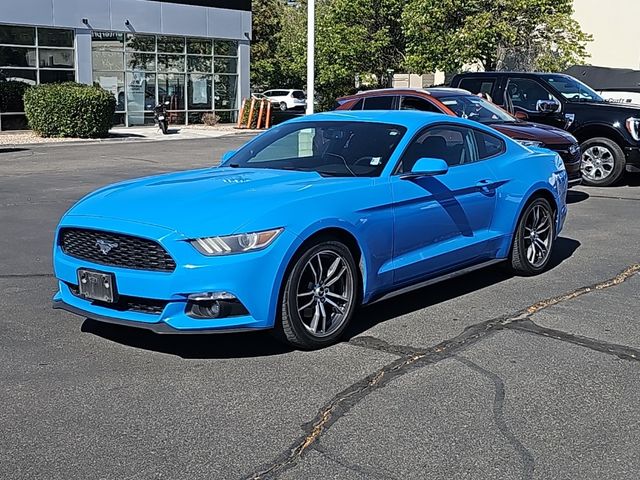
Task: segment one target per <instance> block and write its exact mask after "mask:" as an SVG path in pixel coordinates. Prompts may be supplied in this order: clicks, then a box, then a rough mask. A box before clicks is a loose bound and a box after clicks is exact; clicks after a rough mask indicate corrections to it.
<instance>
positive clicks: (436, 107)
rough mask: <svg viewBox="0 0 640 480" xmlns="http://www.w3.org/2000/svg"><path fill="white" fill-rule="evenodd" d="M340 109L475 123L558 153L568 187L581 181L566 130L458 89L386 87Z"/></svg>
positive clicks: (347, 99) (351, 98) (573, 145)
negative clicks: (445, 117) (418, 113)
mask: <svg viewBox="0 0 640 480" xmlns="http://www.w3.org/2000/svg"><path fill="white" fill-rule="evenodd" d="M338 105H339V106H338V108H337V110H421V111H425V112H435V113H444V114H445V115H452V116H457V117H462V118H468V119H469V120H475V121H477V122H479V123H483V124H485V125H488V126H490V127H493V128H495V129H496V130H498V131H499V132H502V133H504V134H505V135H507V136H509V137H511V138H513V139H514V140H518V141H519V142H520V143H522V144H524V145H527V146H542V147H545V148H548V149H550V150H553V151H555V152H558V154H560V156H561V157H562V161H563V162H564V165H565V168H566V169H567V173H568V175H569V185H570V186H575V185H578V184H580V183H581V182H582V177H581V174H580V146H579V145H578V142H577V140H576V139H575V138H574V137H573V136H572V135H571V134H569V133H567V132H566V131H564V130H562V129H559V128H555V127H551V126H548V125H541V124H535V123H530V122H525V121H523V120H519V119H517V118H516V117H514V116H513V115H510V114H509V113H507V112H506V111H504V110H503V109H501V108H499V107H497V106H495V105H494V104H492V103H491V102H489V101H487V100H484V99H483V98H480V97H478V96H477V95H472V94H471V93H470V92H468V91H466V90H461V89H457V88H427V89H413V88H407V89H405V88H403V89H400V88H385V89H381V90H369V91H365V92H360V93H357V94H355V95H350V96H348V97H342V98H339V99H338Z"/></svg>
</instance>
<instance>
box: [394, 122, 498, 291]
mask: <svg viewBox="0 0 640 480" xmlns="http://www.w3.org/2000/svg"><path fill="white" fill-rule="evenodd" d="M425 157H426V158H440V159H443V160H445V161H446V162H447V164H448V165H449V170H448V172H447V173H445V174H443V175H438V176H431V177H420V178H407V177H405V176H403V173H405V172H410V171H411V168H412V167H413V165H414V164H415V162H416V161H417V160H418V159H420V158H425ZM479 160H480V159H479V154H478V148H477V145H476V140H475V134H474V130H473V129H471V128H468V127H463V126H457V125H452V124H441V125H435V126H430V127H428V128H426V129H425V130H423V131H421V132H420V133H419V134H418V135H416V137H414V139H413V140H412V141H411V143H410V145H409V146H408V147H407V149H406V150H405V152H404V153H403V155H402V158H401V161H400V164H399V165H398V168H397V169H396V171H395V172H394V175H392V177H391V185H392V195H393V202H394V246H393V262H392V263H393V270H394V277H393V278H394V284H396V285H398V286H402V285H404V284H410V283H414V282H416V281H419V280H420V279H426V278H430V277H433V276H437V275H438V274H441V273H444V272H446V271H447V270H451V269H455V268H456V267H463V266H465V265H468V264H473V263H479V262H481V261H482V260H485V259H488V258H490V256H491V253H490V252H488V251H487V250H488V249H487V245H488V244H489V243H490V242H491V240H492V238H493V236H494V234H493V233H492V232H491V229H490V227H491V221H492V218H493V212H494V208H495V202H496V195H495V188H496V187H497V185H496V183H495V181H494V178H493V174H492V172H491V170H490V168H489V167H488V165H487V164H486V162H484V161H479Z"/></svg>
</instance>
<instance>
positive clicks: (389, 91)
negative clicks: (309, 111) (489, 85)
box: [341, 87, 472, 99]
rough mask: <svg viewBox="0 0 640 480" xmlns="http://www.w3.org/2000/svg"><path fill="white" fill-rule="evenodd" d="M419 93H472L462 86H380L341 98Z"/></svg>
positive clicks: (436, 95)
mask: <svg viewBox="0 0 640 480" xmlns="http://www.w3.org/2000/svg"><path fill="white" fill-rule="evenodd" d="M411 93H419V94H423V95H429V96H433V97H441V96H443V95H456V94H457V95H472V93H471V92H469V91H468V90H464V89H462V88H450V87H429V88H414V87H393V88H378V89H375V90H361V91H360V92H358V93H356V94H354V95H347V96H345V97H341V99H348V98H358V97H368V96H374V95H379V94H385V95H402V94H411Z"/></svg>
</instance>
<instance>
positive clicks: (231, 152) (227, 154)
mask: <svg viewBox="0 0 640 480" xmlns="http://www.w3.org/2000/svg"><path fill="white" fill-rule="evenodd" d="M236 152H237V150H229V151H227V152H224V153H223V154H222V163H224V162H226V161H227V160H229V159H230V158H231V157H233V156H234V155H235V154H236Z"/></svg>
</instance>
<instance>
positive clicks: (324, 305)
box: [296, 250, 355, 338]
mask: <svg viewBox="0 0 640 480" xmlns="http://www.w3.org/2000/svg"><path fill="white" fill-rule="evenodd" d="M354 285H355V283H354V278H353V272H352V271H351V268H350V267H349V264H348V263H347V261H346V260H345V258H343V257H342V256H341V255H340V254H339V253H337V252H335V251H333V250H322V251H320V252H318V253H317V254H315V255H314V256H313V257H311V258H310V259H309V260H308V261H307V263H306V264H305V266H304V267H303V269H302V274H301V275H300V279H299V281H298V286H297V289H296V308H297V311H298V315H299V316H300V319H301V320H302V324H303V326H304V328H305V329H306V330H307V332H308V333H309V334H311V335H313V336H314V337H318V338H322V337H327V336H329V335H331V334H332V333H333V332H335V331H336V330H338V329H339V328H340V327H341V326H342V324H343V323H344V322H345V321H346V320H347V314H348V312H349V311H350V309H351V304H352V303H353V301H354V297H355V288H354Z"/></svg>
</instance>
